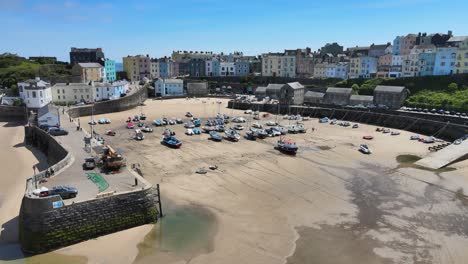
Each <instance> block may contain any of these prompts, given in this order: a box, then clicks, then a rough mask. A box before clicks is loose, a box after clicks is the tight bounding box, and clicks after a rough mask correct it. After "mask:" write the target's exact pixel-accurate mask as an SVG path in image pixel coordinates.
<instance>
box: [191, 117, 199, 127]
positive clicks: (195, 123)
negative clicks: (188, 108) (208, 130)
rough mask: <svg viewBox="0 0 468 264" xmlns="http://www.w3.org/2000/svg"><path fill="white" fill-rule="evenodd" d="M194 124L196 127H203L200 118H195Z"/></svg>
mask: <svg viewBox="0 0 468 264" xmlns="http://www.w3.org/2000/svg"><path fill="white" fill-rule="evenodd" d="M193 124H194V125H195V127H200V126H201V120H200V119H198V118H195V119H194V120H193Z"/></svg>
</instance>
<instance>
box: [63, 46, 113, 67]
mask: <svg viewBox="0 0 468 264" xmlns="http://www.w3.org/2000/svg"><path fill="white" fill-rule="evenodd" d="M104 58H105V57H104V52H103V51H102V49H101V48H97V49H87V48H84V49H82V48H71V50H70V64H71V65H76V64H78V63H80V62H98V63H99V62H101V61H103V60H104Z"/></svg>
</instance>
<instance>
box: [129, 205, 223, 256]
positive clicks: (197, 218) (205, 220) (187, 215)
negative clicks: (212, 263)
mask: <svg viewBox="0 0 468 264" xmlns="http://www.w3.org/2000/svg"><path fill="white" fill-rule="evenodd" d="M216 232H217V221H216V217H215V215H214V214H213V213H212V212H210V211H209V210H208V209H205V208H203V207H199V206H183V207H177V208H174V209H169V210H168V211H166V212H165V216H164V217H163V218H162V219H160V220H159V222H158V224H156V225H155V227H154V228H153V229H152V230H151V231H150V232H149V233H148V234H147V235H146V236H145V239H144V241H143V242H141V243H140V244H139V245H138V250H139V253H138V256H137V258H136V260H135V263H157V262H159V263H162V262H161V260H164V261H166V262H168V261H175V260H189V259H192V258H194V257H196V256H198V255H200V254H206V253H209V252H211V251H213V249H214V242H213V239H214V236H215V235H216Z"/></svg>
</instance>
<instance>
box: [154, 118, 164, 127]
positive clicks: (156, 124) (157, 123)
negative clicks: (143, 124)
mask: <svg viewBox="0 0 468 264" xmlns="http://www.w3.org/2000/svg"><path fill="white" fill-rule="evenodd" d="M153 125H155V126H162V122H161V120H159V119H156V120H153Z"/></svg>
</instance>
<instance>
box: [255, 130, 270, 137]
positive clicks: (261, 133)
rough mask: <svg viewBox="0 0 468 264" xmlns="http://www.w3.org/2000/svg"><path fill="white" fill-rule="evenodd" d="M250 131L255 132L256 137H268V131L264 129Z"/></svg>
mask: <svg viewBox="0 0 468 264" xmlns="http://www.w3.org/2000/svg"><path fill="white" fill-rule="evenodd" d="M252 131H253V132H254V133H255V134H256V136H257V138H259V139H264V138H266V137H268V133H267V132H266V131H265V130H264V129H255V130H252Z"/></svg>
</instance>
